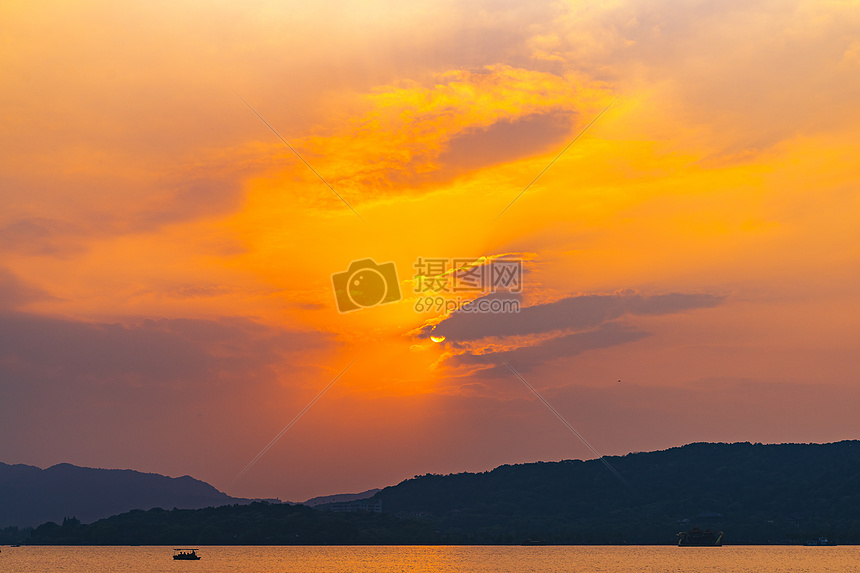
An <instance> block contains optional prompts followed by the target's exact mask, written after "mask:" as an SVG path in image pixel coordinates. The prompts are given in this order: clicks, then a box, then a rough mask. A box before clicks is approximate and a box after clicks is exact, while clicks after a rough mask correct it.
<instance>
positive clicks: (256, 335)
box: [0, 313, 326, 387]
mask: <svg viewBox="0 0 860 573" xmlns="http://www.w3.org/2000/svg"><path fill="white" fill-rule="evenodd" d="M325 341H326V336H325V335H322V334H320V333H303V332H290V331H279V330H274V329H271V328H269V327H266V326H263V325H260V324H258V323H255V322H253V321H251V320H248V319H244V318H224V319H221V320H200V319H149V320H143V321H137V322H134V323H131V324H120V323H95V322H82V321H76V320H67V319H61V318H55V317H43V316H37V315H31V314H23V313H8V314H5V315H0V372H2V365H4V364H5V365H14V369H15V370H16V372H17V373H18V375H19V376H24V377H36V378H39V379H40V380H41V381H42V382H50V381H51V380H53V379H55V378H58V377H59V378H62V380H63V383H73V384H74V383H85V384H90V383H94V384H97V385H103V384H109V385H112V384H118V385H124V384H133V385H148V386H151V387H170V386H173V385H177V384H179V385H186V386H188V385H192V386H197V385H200V384H209V383H211V382H212V381H213V380H215V379H218V378H223V377H228V378H229V377H232V376H240V375H243V374H244V373H246V372H247V371H250V370H253V369H255V368H257V367H265V366H266V365H267V364H272V363H274V362H277V361H278V360H279V359H283V357H284V356H286V355H288V354H290V353H295V352H300V351H303V350H308V349H310V348H314V347H319V346H321V345H322V344H324V343H325Z"/></svg>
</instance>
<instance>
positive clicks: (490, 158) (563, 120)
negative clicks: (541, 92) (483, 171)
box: [437, 111, 575, 171]
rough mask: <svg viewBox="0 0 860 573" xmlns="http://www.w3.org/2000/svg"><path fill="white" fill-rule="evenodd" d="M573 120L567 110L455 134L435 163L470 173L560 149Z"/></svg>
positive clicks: (568, 133) (501, 122) (497, 123)
mask: <svg viewBox="0 0 860 573" xmlns="http://www.w3.org/2000/svg"><path fill="white" fill-rule="evenodd" d="M574 119H575V118H574V117H572V114H571V113H570V112H569V111H563V112H560V113H555V114H553V113H542V114H532V115H527V116H525V117H521V118H517V119H515V120H503V121H497V122H496V123H494V124H492V125H490V126H488V127H486V128H475V129H470V130H468V131H466V132H465V133H461V134H458V135H457V136H455V137H454V138H453V139H452V140H451V141H450V142H449V143H448V149H447V150H446V151H445V152H444V153H442V154H441V155H440V156H439V158H438V160H437V161H438V162H439V163H440V164H441V165H443V166H444V167H443V170H444V168H448V169H458V170H464V171H465V170H470V169H475V168H479V167H485V166H488V165H497V164H499V163H505V162H508V161H514V160H517V159H520V158H523V157H528V156H530V155H536V154H539V153H542V152H544V151H546V150H547V149H549V148H552V147H553V146H555V147H559V146H563V145H564V143H565V139H566V138H567V137H568V136H569V135H570V131H571V124H572V122H573V121H574Z"/></svg>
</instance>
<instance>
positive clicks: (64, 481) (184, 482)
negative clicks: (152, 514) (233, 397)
mask: <svg viewBox="0 0 860 573" xmlns="http://www.w3.org/2000/svg"><path fill="white" fill-rule="evenodd" d="M249 502H250V500H243V499H237V498H233V497H230V496H228V495H227V494H225V493H222V492H220V491H218V490H217V489H215V488H214V487H212V486H211V485H209V484H207V483H205V482H202V481H200V480H196V479H194V478H192V477H189V476H183V477H179V478H171V477H166V476H162V475H158V474H150V473H141V472H136V471H132V470H104V469H94V468H83V467H78V466H73V465H71V464H59V465H56V466H52V467H50V468H48V469H44V470H43V469H41V468H37V467H34V466H28V465H23V464H17V465H8V464H4V463H0V528H2V527H8V526H17V527H27V526H36V525H39V524H40V523H44V522H46V521H55V522H62V521H63V519H64V518H66V517H76V518H77V519H79V520H80V521H82V522H84V523H87V522H91V521H95V520H97V519H101V518H103V517H108V516H111V515H116V514H118V513H122V512H126V511H129V510H131V509H150V508H153V507H163V508H167V509H171V508H174V507H179V508H200V507H208V506H219V505H227V504H234V503H249Z"/></svg>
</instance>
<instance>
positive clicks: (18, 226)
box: [0, 217, 86, 257]
mask: <svg viewBox="0 0 860 573" xmlns="http://www.w3.org/2000/svg"><path fill="white" fill-rule="evenodd" d="M85 232H86V231H85V229H84V228H82V227H81V226H80V225H77V224H75V223H71V222H69V221H63V220H60V219H52V218H46V217H24V218H21V219H17V220H13V221H10V222H8V223H6V224H5V225H3V226H2V227H0V249H2V250H4V251H7V252H16V253H22V254H26V255H48V256H55V257H65V256H68V255H71V254H73V253H76V252H80V251H82V250H83V245H82V242H81V240H80V238H81V236H82V235H84V234H85Z"/></svg>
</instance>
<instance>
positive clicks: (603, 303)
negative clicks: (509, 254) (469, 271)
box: [421, 293, 724, 343]
mask: <svg viewBox="0 0 860 573" xmlns="http://www.w3.org/2000/svg"><path fill="white" fill-rule="evenodd" d="M512 296H516V295H507V294H505V295H499V294H493V295H488V296H487V297H484V298H494V299H496V298H505V297H512ZM723 301H724V298H723V297H720V296H715V295H710V294H683V293H671V294H663V295H653V296H641V295H638V294H632V295H631V294H614V295H584V296H575V297H567V298H563V299H561V300H558V301H555V302H551V303H548V304H539V305H534V306H530V307H526V308H523V309H521V310H520V312H517V313H510V312H509V313H464V312H455V313H453V314H451V316H450V317H449V318H447V319H446V320H444V321H442V322H441V323H439V324H438V325H436V326H435V327H433V326H426V327H424V328H423V329H422V331H421V336H423V337H429V336H430V334H431V332H432V334H433V335H434V336H440V335H441V336H444V337H445V338H446V339H447V340H448V341H450V342H455V343H456V342H463V341H472V340H480V339H482V338H486V337H488V336H495V337H506V336H522V335H528V334H538V333H546V332H553V331H558V330H586V329H591V328H596V327H598V326H600V325H602V324H604V323H606V322H609V321H611V320H614V319H617V318H620V317H622V316H624V315H640V316H641V315H661V314H674V313H678V312H684V311H687V310H694V309H697V308H710V307H714V306H717V305H719V304H721V303H722V302H723Z"/></svg>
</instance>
